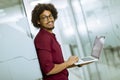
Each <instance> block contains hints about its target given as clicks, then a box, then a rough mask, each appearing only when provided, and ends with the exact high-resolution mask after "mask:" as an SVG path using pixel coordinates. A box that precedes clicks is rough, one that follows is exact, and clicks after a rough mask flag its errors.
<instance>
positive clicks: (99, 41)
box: [75, 36, 105, 65]
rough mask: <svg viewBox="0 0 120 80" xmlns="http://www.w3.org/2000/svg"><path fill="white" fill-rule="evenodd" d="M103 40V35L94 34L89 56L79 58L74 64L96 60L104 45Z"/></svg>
mask: <svg viewBox="0 0 120 80" xmlns="http://www.w3.org/2000/svg"><path fill="white" fill-rule="evenodd" d="M104 41H105V36H96V38H95V40H94V44H93V48H92V52H91V56H87V57H84V58H81V59H80V60H79V61H78V62H76V63H75V65H82V64H86V63H91V62H95V61H98V60H99V58H100V54H101V52H102V49H103V46H104Z"/></svg>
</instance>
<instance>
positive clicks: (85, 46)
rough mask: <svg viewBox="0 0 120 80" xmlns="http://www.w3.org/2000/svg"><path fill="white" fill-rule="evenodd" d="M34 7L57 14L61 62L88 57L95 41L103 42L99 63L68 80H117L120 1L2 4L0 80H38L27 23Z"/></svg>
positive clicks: (4, 0) (0, 0) (14, 0)
mask: <svg viewBox="0 0 120 80" xmlns="http://www.w3.org/2000/svg"><path fill="white" fill-rule="evenodd" d="M37 3H52V4H54V5H55V7H56V8H57V10H58V19H57V20H56V22H55V29H54V33H55V34H56V37H57V40H58V41H59V43H60V45H61V48H62V51H63V56H64V59H65V60H67V59H68V57H69V56H71V55H76V56H79V57H80V58H82V57H85V56H89V55H90V54H91V49H92V46H93V42H94V39H95V37H96V36H101V35H102V36H105V37H106V40H105V44H104V48H103V51H102V54H101V57H100V59H99V61H98V62H95V63H91V64H88V65H85V66H82V67H74V68H70V69H68V70H69V80H120V76H119V74H120V35H119V34H120V18H119V17H120V11H119V9H120V0H0V80H42V74H41V71H40V66H39V63H38V59H37V56H36V50H35V47H34V43H33V40H34V37H35V36H36V34H37V32H38V31H39V30H38V29H36V28H34V27H33V25H32V23H31V11H32V9H33V8H34V6H35V5H36V4H37Z"/></svg>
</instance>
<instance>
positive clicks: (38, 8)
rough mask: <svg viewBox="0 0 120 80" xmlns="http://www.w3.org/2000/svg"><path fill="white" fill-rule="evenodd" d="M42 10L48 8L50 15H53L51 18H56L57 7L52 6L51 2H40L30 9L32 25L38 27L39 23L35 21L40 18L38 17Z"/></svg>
mask: <svg viewBox="0 0 120 80" xmlns="http://www.w3.org/2000/svg"><path fill="white" fill-rule="evenodd" d="M44 10H49V11H50V12H51V13H52V15H53V18H54V19H55V20H56V19H57V14H58V12H57V9H56V8H55V7H54V5H53V4H51V3H47V4H40V3H38V4H37V5H36V6H35V7H34V9H33V10H32V19H31V21H32V23H33V25H34V27H36V28H40V25H39V24H38V23H37V22H38V20H39V19H40V18H39V15H40V14H41V13H42V12H43V11H44Z"/></svg>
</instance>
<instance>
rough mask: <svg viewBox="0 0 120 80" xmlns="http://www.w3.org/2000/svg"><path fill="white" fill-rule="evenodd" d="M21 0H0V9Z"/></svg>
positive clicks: (18, 2)
mask: <svg viewBox="0 0 120 80" xmlns="http://www.w3.org/2000/svg"><path fill="white" fill-rule="evenodd" d="M21 1H22V0H0V9H3V8H8V7H11V6H14V5H16V4H20V2H21Z"/></svg>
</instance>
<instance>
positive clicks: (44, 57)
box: [38, 49, 54, 74]
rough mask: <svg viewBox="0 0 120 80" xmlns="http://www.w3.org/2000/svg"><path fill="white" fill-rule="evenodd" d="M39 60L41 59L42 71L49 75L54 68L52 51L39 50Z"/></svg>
mask: <svg viewBox="0 0 120 80" xmlns="http://www.w3.org/2000/svg"><path fill="white" fill-rule="evenodd" d="M38 58H39V63H40V66H41V70H42V71H43V73H44V74H47V73H48V72H49V71H50V70H51V69H52V68H53V67H54V63H53V60H52V56H51V53H50V51H48V50H44V49H39V50H38Z"/></svg>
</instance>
